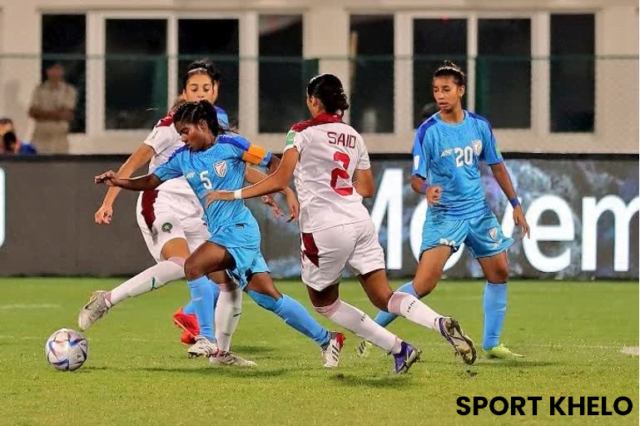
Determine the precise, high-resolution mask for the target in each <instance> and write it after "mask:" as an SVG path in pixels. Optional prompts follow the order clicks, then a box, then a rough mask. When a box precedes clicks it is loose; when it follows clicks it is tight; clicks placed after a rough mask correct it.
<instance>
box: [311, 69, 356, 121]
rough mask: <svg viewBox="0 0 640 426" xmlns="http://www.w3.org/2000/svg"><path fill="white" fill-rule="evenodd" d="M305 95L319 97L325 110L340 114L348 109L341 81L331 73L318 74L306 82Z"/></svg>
mask: <svg viewBox="0 0 640 426" xmlns="http://www.w3.org/2000/svg"><path fill="white" fill-rule="evenodd" d="M307 95H309V96H313V97H315V98H318V99H320V102H322V105H324V109H325V111H326V112H328V113H330V114H338V115H342V114H344V112H345V111H346V110H348V109H349V102H348V101H347V95H346V94H345V93H344V88H343V87H342V82H341V81H340V79H339V78H338V77H336V76H335V75H333V74H320V75H317V76H315V77H313V78H312V79H311V81H309V84H307Z"/></svg>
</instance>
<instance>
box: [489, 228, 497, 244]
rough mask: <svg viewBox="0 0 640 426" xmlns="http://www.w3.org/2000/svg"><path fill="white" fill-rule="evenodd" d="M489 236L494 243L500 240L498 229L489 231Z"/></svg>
mask: <svg viewBox="0 0 640 426" xmlns="http://www.w3.org/2000/svg"><path fill="white" fill-rule="evenodd" d="M489 236H490V237H491V239H492V240H493V241H495V240H497V239H498V228H496V227H493V228H491V229H489Z"/></svg>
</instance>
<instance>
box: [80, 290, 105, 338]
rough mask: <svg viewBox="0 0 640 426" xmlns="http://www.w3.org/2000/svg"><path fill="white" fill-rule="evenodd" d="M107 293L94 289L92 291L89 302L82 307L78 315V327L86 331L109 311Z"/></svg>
mask: <svg viewBox="0 0 640 426" xmlns="http://www.w3.org/2000/svg"><path fill="white" fill-rule="evenodd" d="M105 294H107V292H106V291H102V290H98V291H94V292H93V293H91V297H90V298H89V303H87V304H86V305H84V306H83V307H82V309H80V314H79V315H78V327H79V328H80V330H81V331H85V330H86V329H88V328H89V327H91V326H92V325H93V323H95V322H96V321H98V320H99V319H100V318H102V317H103V316H104V314H106V313H107V312H109V307H108V306H107V302H106V301H105V298H104V296H105Z"/></svg>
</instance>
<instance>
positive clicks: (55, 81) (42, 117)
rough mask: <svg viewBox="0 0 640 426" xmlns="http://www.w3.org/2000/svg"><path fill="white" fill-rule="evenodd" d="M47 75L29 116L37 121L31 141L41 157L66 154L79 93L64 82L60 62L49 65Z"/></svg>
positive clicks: (40, 86)
mask: <svg viewBox="0 0 640 426" xmlns="http://www.w3.org/2000/svg"><path fill="white" fill-rule="evenodd" d="M46 72H47V79H46V81H45V82H44V83H42V84H40V85H39V86H38V87H36V90H35V91H34V92H33V97H32V99H31V108H29V116H30V117H31V118H33V119H34V120H35V121H36V125H35V129H34V131H33V137H32V139H33V142H34V143H35V144H36V145H37V146H38V148H39V149H40V153H42V154H67V153H69V140H68V139H67V135H68V133H69V123H70V122H71V121H72V120H73V115H74V111H75V109H76V99H77V92H76V89H75V88H74V87H73V86H71V85H70V84H68V83H67V82H65V81H64V68H63V67H62V65H61V64H60V63H57V62H56V63H53V64H51V65H49V66H48V67H47V69H46Z"/></svg>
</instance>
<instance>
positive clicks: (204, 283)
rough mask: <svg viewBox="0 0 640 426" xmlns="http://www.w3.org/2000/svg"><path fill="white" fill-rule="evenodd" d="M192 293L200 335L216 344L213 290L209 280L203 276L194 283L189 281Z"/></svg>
mask: <svg viewBox="0 0 640 426" xmlns="http://www.w3.org/2000/svg"><path fill="white" fill-rule="evenodd" d="M187 284H188V285H189V291H190V292H191V303H193V307H194V308H195V309H194V310H195V314H196V317H197V318H198V324H199V325H200V334H201V335H203V336H204V337H206V338H207V339H209V340H210V341H212V342H215V341H216V339H215V337H214V336H213V318H214V316H213V315H214V313H213V309H211V307H212V306H213V288H212V286H211V282H210V280H209V278H207V277H206V276H202V277H200V278H198V279H195V280H193V281H187Z"/></svg>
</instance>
